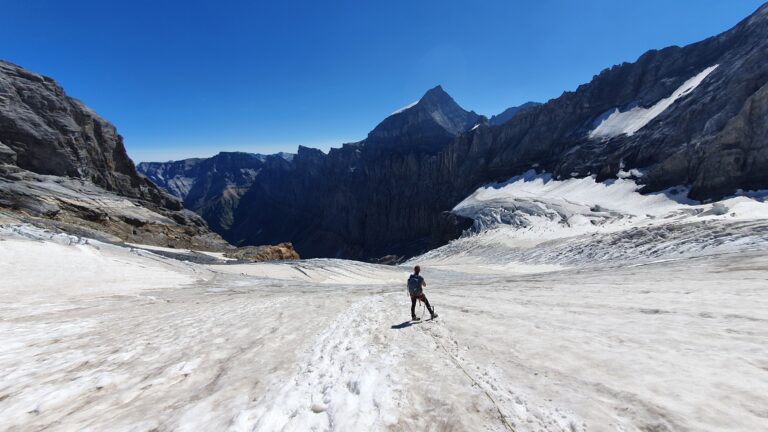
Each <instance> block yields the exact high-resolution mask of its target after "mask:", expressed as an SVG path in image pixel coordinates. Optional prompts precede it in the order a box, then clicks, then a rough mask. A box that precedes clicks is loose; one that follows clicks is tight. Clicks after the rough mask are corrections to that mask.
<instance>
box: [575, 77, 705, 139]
mask: <svg viewBox="0 0 768 432" xmlns="http://www.w3.org/2000/svg"><path fill="white" fill-rule="evenodd" d="M718 66H719V65H714V66H710V67H708V68H706V69H704V70H703V71H701V72H700V73H698V74H697V75H696V76H694V77H693V78H690V79H689V80H688V81H686V82H684V83H683V84H682V85H681V86H680V87H678V88H677V90H675V91H674V92H673V93H672V94H671V95H670V96H669V97H666V98H664V99H662V100H660V101H658V102H656V104H654V105H653V106H652V107H650V108H643V107H634V108H632V109H630V110H629V111H625V112H620V111H619V109H618V108H616V109H614V111H613V112H612V113H611V114H610V115H609V116H608V117H607V118H605V119H604V120H603V121H602V122H601V123H600V124H599V125H598V126H597V127H596V128H595V129H593V130H592V131H591V132H590V133H589V137H590V138H613V137H615V136H619V135H622V134H626V135H629V136H632V135H633V134H634V133H635V132H637V131H638V130H640V129H642V128H643V127H644V126H645V125H647V124H648V123H650V121H651V120H653V119H654V118H656V117H657V116H658V115H659V114H661V113H663V112H664V111H665V110H666V109H667V108H669V107H670V106H672V104H673V103H675V101H676V100H678V99H680V98H681V97H683V96H685V95H687V94H689V93H691V92H692V91H693V90H694V89H696V87H698V86H699V84H701V82H702V81H704V78H706V77H707V76H708V75H709V74H710V73H712V71H714V70H715V69H717V67H718Z"/></svg>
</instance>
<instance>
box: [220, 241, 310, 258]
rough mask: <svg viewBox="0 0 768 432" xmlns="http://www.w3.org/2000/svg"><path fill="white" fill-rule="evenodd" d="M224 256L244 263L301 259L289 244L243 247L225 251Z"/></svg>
mask: <svg viewBox="0 0 768 432" xmlns="http://www.w3.org/2000/svg"><path fill="white" fill-rule="evenodd" d="M224 256H225V257H227V258H234V259H236V260H238V261H246V262H261V261H286V260H297V259H300V258H301V257H300V256H299V254H298V253H297V252H296V251H295V250H294V249H293V245H292V244H290V243H280V244H277V245H274V246H244V247H239V248H237V249H234V250H231V251H227V252H225V253H224Z"/></svg>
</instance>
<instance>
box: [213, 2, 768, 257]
mask: <svg viewBox="0 0 768 432" xmlns="http://www.w3.org/2000/svg"><path fill="white" fill-rule="evenodd" d="M767 56H768V6H763V7H761V8H760V9H759V10H757V11H756V12H755V13H754V14H753V15H752V16H750V17H748V18H747V19H745V20H743V21H742V22H740V23H739V24H738V25H736V26H735V27H734V28H733V29H731V30H728V31H726V32H724V33H722V34H720V35H717V36H714V37H711V38H709V39H706V40H704V41H701V42H698V43H694V44H691V45H688V46H685V47H676V46H673V47H668V48H664V49H662V50H652V51H649V52H647V53H645V54H643V55H642V56H641V57H640V58H639V59H637V61H635V62H634V63H624V64H621V65H617V66H613V67H611V68H609V69H606V70H604V71H602V72H601V73H600V74H598V75H597V76H595V77H594V78H593V79H592V81H591V82H589V83H587V84H584V85H581V86H579V87H578V88H577V89H576V90H575V91H572V92H564V93H563V94H562V95H561V96H560V97H558V98H556V99H553V100H550V101H548V102H547V103H545V104H542V105H536V106H531V105H528V106H527V107H525V108H524V109H519V110H514V109H513V110H512V111H511V112H508V113H503V114H502V115H499V116H496V117H494V119H493V121H487V120H486V118H485V117H482V116H478V115H477V114H475V113H473V112H470V111H466V110H464V109H462V108H461V107H460V106H458V104H456V103H455V101H453V99H452V98H451V97H450V96H449V95H448V94H447V93H445V91H444V90H443V89H442V88H441V87H436V88H434V89H432V90H430V91H428V92H427V93H426V94H425V95H424V97H423V98H422V99H421V100H420V101H419V102H417V103H415V104H413V105H411V106H408V107H405V108H404V109H402V110H399V111H397V112H395V113H393V114H392V115H391V116H390V117H388V118H386V119H385V120H384V121H382V122H381V123H380V124H379V125H378V126H376V128H375V129H374V130H373V131H371V133H370V134H369V135H368V137H367V138H366V139H364V140H363V141H360V142H357V143H352V144H345V145H343V146H342V147H341V148H337V149H332V150H330V151H329V152H328V153H327V154H325V153H323V152H322V151H320V150H315V149H310V148H306V147H300V148H299V151H298V154H297V155H296V156H295V157H294V158H293V160H290V161H288V160H285V159H280V158H273V159H267V160H265V161H264V164H263V166H262V167H261V169H260V171H259V173H258V175H257V176H256V177H255V179H254V180H253V181H252V183H251V186H250V187H248V188H247V191H245V192H244V193H243V194H242V195H240V198H239V201H238V205H237V207H236V208H234V209H233V217H232V222H231V224H229V228H228V229H223V230H221V231H220V232H221V234H222V235H223V236H224V237H225V238H227V239H228V240H230V241H232V242H235V243H238V244H261V243H277V242H282V241H291V242H293V244H294V245H295V247H296V250H297V251H298V252H299V253H301V254H302V256H305V257H307V256H309V257H313V256H315V257H317V256H325V257H328V256H339V257H348V258H366V259H369V258H375V257H380V256H384V255H388V254H396V255H411V254H415V253H418V252H422V251H424V250H426V249H428V248H430V247H434V246H436V245H438V244H442V243H444V242H446V241H447V240H448V239H450V238H454V237H455V236H457V235H458V234H459V233H460V232H461V230H462V228H463V227H465V226H467V224H468V221H467V220H464V219H462V218H461V217H459V216H457V215H454V214H451V213H450V212H449V211H450V210H451V209H452V208H453V207H454V206H455V205H456V204H457V203H458V202H460V201H461V200H462V199H463V198H464V197H466V196H467V195H469V194H470V193H471V192H472V191H474V190H475V189H476V188H477V187H478V186H480V185H483V184H486V183H489V182H494V181H501V180H506V179H508V178H510V177H512V176H515V175H519V174H521V173H523V172H525V171H527V170H529V169H530V168H531V167H536V168H537V169H538V170H540V171H546V172H549V173H552V174H553V176H554V177H555V178H566V177H585V176H590V175H594V176H596V178H597V179H598V180H600V181H603V180H608V179H612V178H616V177H617V176H619V175H621V176H622V177H626V176H627V175H630V176H634V177H635V178H636V180H637V181H638V182H640V183H642V184H643V185H644V189H643V190H644V192H654V191H660V190H663V189H666V188H670V187H673V186H684V187H687V188H689V197H690V198H692V199H696V200H717V199H720V198H722V197H724V196H726V195H729V194H733V193H737V192H738V191H739V190H740V189H760V188H767V187H768V134H766V127H768V126H766V125H768V86H767V85H766V83H768V62H766V61H765V59H766V58H768V57H767ZM510 115H511V117H510V118H505V117H508V116H510Z"/></svg>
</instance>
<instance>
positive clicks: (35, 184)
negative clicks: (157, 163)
mask: <svg viewBox="0 0 768 432" xmlns="http://www.w3.org/2000/svg"><path fill="white" fill-rule="evenodd" d="M0 207H2V208H5V209H6V210H8V211H12V212H15V213H18V214H19V215H20V216H23V217H24V218H27V219H25V220H27V221H30V222H41V223H42V222H45V223H46V224H47V225H51V223H54V222H55V223H54V225H55V226H57V227H59V228H61V229H70V230H76V229H87V230H91V231H101V232H102V233H104V235H113V236H117V238H120V239H123V240H131V241H143V242H149V243H151V244H158V245H162V246H169V245H170V246H179V247H198V248H205V249H221V248H224V247H226V246H227V245H226V243H225V242H224V241H223V240H222V239H221V238H220V237H219V236H218V235H216V234H213V233H211V232H210V231H209V230H208V228H207V226H206V224H205V222H204V221H203V220H202V219H201V218H200V217H199V216H197V215H196V214H194V213H192V212H190V211H187V210H184V209H183V207H182V205H181V203H180V202H179V201H178V200H176V199H174V198H173V197H171V196H169V195H168V194H166V193H165V192H164V191H162V190H161V189H159V188H158V187H157V186H156V185H155V184H153V183H152V182H150V181H147V180H146V179H145V178H143V177H141V176H139V174H138V173H137V172H136V169H135V167H134V165H133V162H132V161H131V160H130V158H129V157H128V155H127V153H126V152H125V148H124V146H123V140H122V137H121V136H120V135H118V134H117V131H116V129H115V127H114V126H112V125H111V124H110V123H108V122H107V121H106V120H104V119H102V118H101V117H99V116H98V115H96V114H95V113H94V112H93V111H91V110H90V109H89V108H88V107H86V106H85V105H83V104H82V103H81V102H80V101H77V100H75V99H72V98H70V97H68V96H67V95H66V94H65V93H64V90H63V89H62V88H61V87H60V86H59V85H58V84H56V83H55V82H54V81H53V80H52V79H51V78H48V77H45V76H42V75H38V74H35V73H33V72H30V71H27V70H25V69H23V68H21V67H19V66H16V65H13V64H11V63H7V62H4V61H0ZM44 220H45V221H44Z"/></svg>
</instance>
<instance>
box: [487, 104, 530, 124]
mask: <svg viewBox="0 0 768 432" xmlns="http://www.w3.org/2000/svg"><path fill="white" fill-rule="evenodd" d="M539 105H541V104H540V103H539V102H526V103H524V104H522V105H518V106H514V107H510V108H507V109H505V110H504V111H503V112H502V113H501V114H499V115H495V116H492V117H491V118H490V119H489V120H488V124H490V125H492V126H499V125H502V124H504V123H506V122H508V121H510V120H512V117H514V116H515V115H517V113H519V112H520V111H521V110H524V109H527V108H533V107H537V106H539Z"/></svg>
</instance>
